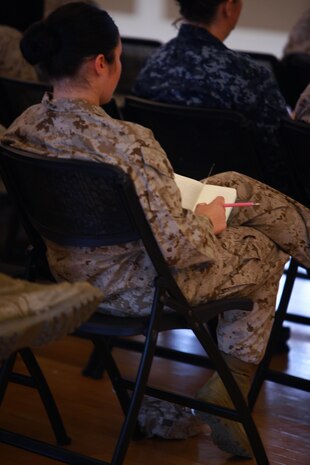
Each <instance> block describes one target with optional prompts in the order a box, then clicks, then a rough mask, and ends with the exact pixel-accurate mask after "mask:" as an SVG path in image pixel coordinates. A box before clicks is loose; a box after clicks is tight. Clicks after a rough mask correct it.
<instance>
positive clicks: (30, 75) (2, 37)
mask: <svg viewBox="0 0 310 465" xmlns="http://www.w3.org/2000/svg"><path fill="white" fill-rule="evenodd" d="M21 38H22V33H21V32H20V31H18V30H17V29H14V28H12V27H9V26H3V25H0V76H2V77H7V78H11V79H21V80H25V81H37V80H38V76H37V72H36V70H35V68H34V67H33V66H32V65H30V64H29V63H27V61H26V60H25V58H24V57H23V55H22V53H21V51H20V48H19V43H20V40H21Z"/></svg>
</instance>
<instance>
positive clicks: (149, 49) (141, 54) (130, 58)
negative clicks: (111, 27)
mask: <svg viewBox="0 0 310 465" xmlns="http://www.w3.org/2000/svg"><path fill="white" fill-rule="evenodd" d="M160 45H161V42H160V41H159V40H155V39H143V38H139V37H122V56H121V62H122V74H121V77H120V80H119V83H118V85H117V88H116V94H121V95H127V94H131V89H132V86H133V84H134V82H135V80H136V77H137V75H138V73H139V71H140V69H141V68H142V67H143V66H144V64H145V62H146V60H147V59H148V58H149V56H150V55H151V54H152V53H153V52H154V51H155V50H156V49H157V48H158V47H159V46H160Z"/></svg>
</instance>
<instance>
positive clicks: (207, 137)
mask: <svg viewBox="0 0 310 465" xmlns="http://www.w3.org/2000/svg"><path fill="white" fill-rule="evenodd" d="M123 115H124V118H125V119H127V120H129V121H133V122H135V123H139V124H142V125H143V126H145V127H147V128H150V129H151V130H152V131H153V133H154V135H155V138H156V139H157V140H158V142H159V143H160V144H161V146H162V147H163V149H164V150H165V152H166V154H167V156H168V158H169V160H170V162H171V164H172V166H173V168H174V171H175V172H176V173H178V174H182V175H184V176H188V177H190V178H194V179H202V178H204V177H207V176H208V174H209V173H210V172H211V171H212V173H213V174H215V173H220V172H222V171H239V172H240V173H244V174H247V175H248V176H251V177H254V178H256V179H262V177H263V176H262V172H261V167H260V163H259V161H258V160H257V156H256V152H255V149H254V146H253V144H252V138H251V129H250V127H249V124H248V122H247V121H246V119H245V117H244V116H243V115H241V114H240V113H237V112H233V111H230V110H217V109H209V108H193V107H187V106H183V105H173V104H168V103H161V102H154V101H151V100H147V99H142V98H139V97H134V96H128V97H126V99H125V106H124V109H123Z"/></svg>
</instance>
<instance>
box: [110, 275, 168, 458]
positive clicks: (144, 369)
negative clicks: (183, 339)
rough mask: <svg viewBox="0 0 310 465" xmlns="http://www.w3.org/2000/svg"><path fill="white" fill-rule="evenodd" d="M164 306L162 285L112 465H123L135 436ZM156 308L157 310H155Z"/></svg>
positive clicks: (157, 296) (156, 291) (157, 295)
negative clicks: (131, 440)
mask: <svg viewBox="0 0 310 465" xmlns="http://www.w3.org/2000/svg"><path fill="white" fill-rule="evenodd" d="M163 306H164V289H162V288H161V286H160V284H159V285H158V286H157V287H156V290H155V298H154V301H153V306H152V313H151V318H150V322H149V326H148V330H147V334H146V339H145V346H144V350H143V353H142V355H141V359H140V364H139V368H138V372H137V376H136V381H135V387H134V390H133V392H132V395H131V400H130V405H129V408H128V411H127V415H126V417H125V421H124V423H123V426H122V429H121V432H120V434H119V437H118V441H117V444H116V447H115V449H114V454H113V457H112V461H111V465H122V463H123V461H124V458H125V455H126V452H127V449H128V446H129V442H130V439H131V437H132V436H133V433H134V430H135V427H136V423H137V418H138V413H139V409H140V406H141V402H142V399H143V396H144V393H145V387H146V384H147V381H148V378H149V374H150V371H151V367H152V362H153V357H154V354H155V347H156V342H157V337H158V328H159V322H160V315H161V312H162V309H163ZM155 307H156V310H155Z"/></svg>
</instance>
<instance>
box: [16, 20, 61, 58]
mask: <svg viewBox="0 0 310 465" xmlns="http://www.w3.org/2000/svg"><path fill="white" fill-rule="evenodd" d="M60 48H61V40H60V38H59V37H57V36H56V34H55V33H54V32H53V31H52V30H51V29H50V28H49V27H48V26H47V25H46V23H45V22H44V21H42V22H37V23H34V24H33V25H32V26H30V28H29V29H27V31H26V32H25V34H24V37H23V38H22V40H21V42H20V49H21V51H22V54H23V56H24V57H25V59H26V60H27V61H28V62H29V63H30V64H31V65H37V64H39V63H41V62H43V61H45V60H46V58H48V57H50V56H52V55H54V54H55V53H57V51H58V50H60Z"/></svg>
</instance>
